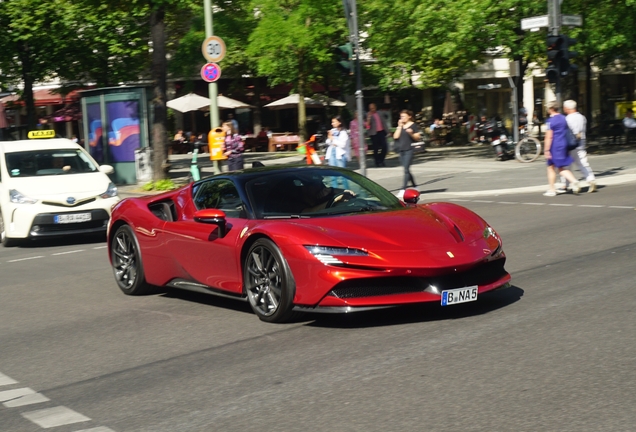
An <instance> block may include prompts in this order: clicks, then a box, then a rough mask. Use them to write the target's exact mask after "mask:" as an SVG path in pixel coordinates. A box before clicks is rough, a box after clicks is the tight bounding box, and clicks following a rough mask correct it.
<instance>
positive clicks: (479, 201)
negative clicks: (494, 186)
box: [473, 200, 492, 204]
mask: <svg viewBox="0 0 636 432" xmlns="http://www.w3.org/2000/svg"><path fill="white" fill-rule="evenodd" d="M473 202H476V203H486V204H488V203H491V202H492V201H486V200H473Z"/></svg>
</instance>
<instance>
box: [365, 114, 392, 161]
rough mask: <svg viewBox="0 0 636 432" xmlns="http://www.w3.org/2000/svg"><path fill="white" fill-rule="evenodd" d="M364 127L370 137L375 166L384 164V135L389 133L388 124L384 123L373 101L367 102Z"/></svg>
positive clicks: (385, 146) (385, 147) (385, 150)
mask: <svg viewBox="0 0 636 432" xmlns="http://www.w3.org/2000/svg"><path fill="white" fill-rule="evenodd" d="M365 128H366V129H367V130H368V131H369V137H370V138H371V144H372V146H373V158H374V160H375V166H376V167H383V166H386V165H385V164H384V158H386V152H387V143H386V135H387V134H388V133H389V126H388V125H387V124H386V121H385V120H384V117H383V116H382V115H380V114H379V113H378V110H377V107H376V105H375V104H374V103H372V104H369V113H368V114H367V121H366V124H365Z"/></svg>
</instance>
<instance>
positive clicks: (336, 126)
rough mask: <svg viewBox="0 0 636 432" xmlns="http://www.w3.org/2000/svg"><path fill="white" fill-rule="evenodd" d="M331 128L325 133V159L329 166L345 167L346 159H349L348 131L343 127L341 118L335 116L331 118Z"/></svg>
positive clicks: (349, 143)
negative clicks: (326, 145)
mask: <svg viewBox="0 0 636 432" xmlns="http://www.w3.org/2000/svg"><path fill="white" fill-rule="evenodd" d="M331 126H332V128H333V129H331V130H330V131H329V132H328V134H327V141H326V142H327V144H328V145H329V147H327V154H326V155H325V159H327V162H328V163H329V165H331V166H337V167H342V168H345V167H346V166H347V161H349V160H350V159H351V140H350V139H349V133H347V130H346V129H345V128H344V124H343V123H342V118H341V117H340V116H335V117H334V118H332V119H331Z"/></svg>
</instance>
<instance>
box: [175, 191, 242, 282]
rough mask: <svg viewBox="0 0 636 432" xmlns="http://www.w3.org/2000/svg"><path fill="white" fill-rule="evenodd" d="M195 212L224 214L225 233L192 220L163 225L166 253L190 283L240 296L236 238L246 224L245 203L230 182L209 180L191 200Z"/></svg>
mask: <svg viewBox="0 0 636 432" xmlns="http://www.w3.org/2000/svg"><path fill="white" fill-rule="evenodd" d="M193 200H194V204H195V207H196V209H197V210H202V209H208V208H214V209H218V210H223V211H224V212H225V214H226V226H227V229H226V234H225V236H223V237H219V227H218V226H217V225H213V224H207V223H202V222H195V221H194V218H193V217H186V218H182V219H181V220H178V221H175V222H167V223H166V225H165V227H164V229H165V232H166V235H167V239H168V245H167V246H168V250H169V251H171V253H172V254H173V258H174V259H175V260H176V261H178V262H179V264H180V265H181V267H182V268H183V269H184V270H185V272H186V273H187V274H188V275H189V276H190V277H191V278H192V280H194V281H196V282H199V283H202V284H205V285H208V286H211V287H214V288H219V289H223V290H227V291H232V292H237V293H240V292H241V289H242V276H241V265H240V262H239V260H240V252H239V251H238V250H237V248H238V244H239V236H240V233H241V231H242V230H243V227H244V226H245V225H246V224H247V216H246V212H245V204H244V203H243V202H242V200H241V198H240V194H239V192H238V189H237V187H236V185H235V184H234V182H232V180H230V179H211V180H208V181H205V182H203V183H202V184H200V185H199V186H198V188H197V189H196V191H195V196H194V197H193Z"/></svg>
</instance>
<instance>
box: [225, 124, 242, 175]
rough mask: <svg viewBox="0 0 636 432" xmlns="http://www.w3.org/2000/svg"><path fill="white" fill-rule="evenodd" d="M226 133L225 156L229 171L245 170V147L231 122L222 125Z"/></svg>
mask: <svg viewBox="0 0 636 432" xmlns="http://www.w3.org/2000/svg"><path fill="white" fill-rule="evenodd" d="M221 128H223V132H225V148H224V151H223V154H224V155H225V156H227V168H228V171H236V170H240V169H243V151H244V150H245V146H244V144H243V140H242V139H241V136H240V135H239V134H238V131H237V130H236V128H234V125H233V124H232V122H231V121H226V122H224V123H223V124H222V125H221Z"/></svg>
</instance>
